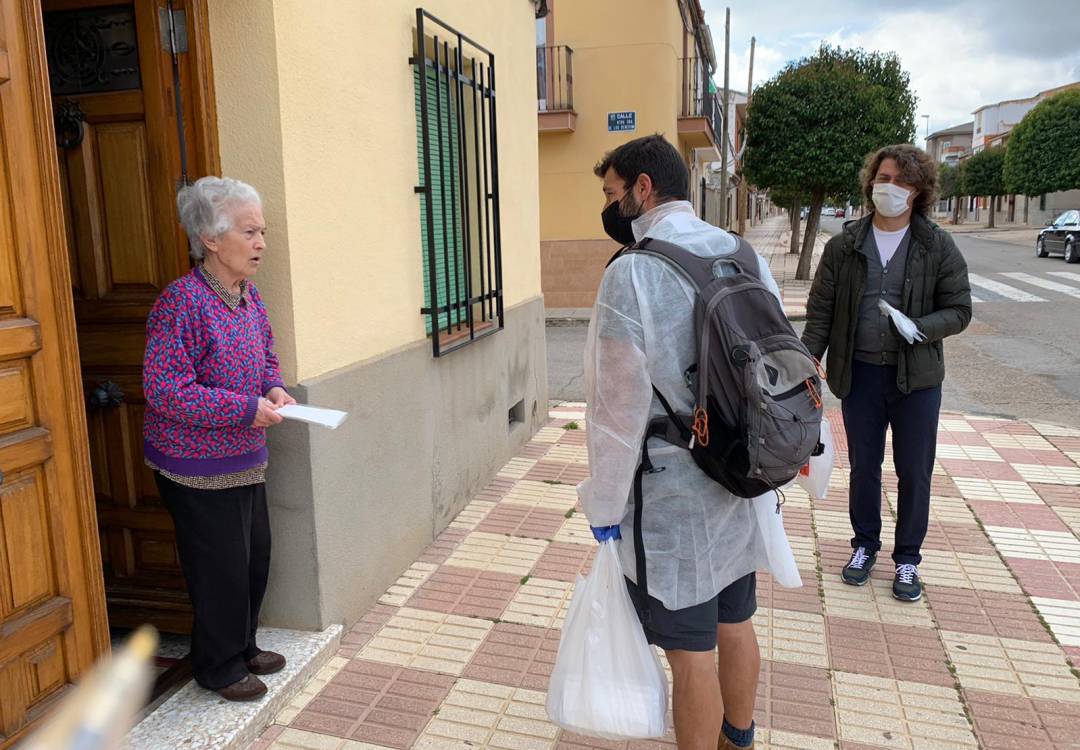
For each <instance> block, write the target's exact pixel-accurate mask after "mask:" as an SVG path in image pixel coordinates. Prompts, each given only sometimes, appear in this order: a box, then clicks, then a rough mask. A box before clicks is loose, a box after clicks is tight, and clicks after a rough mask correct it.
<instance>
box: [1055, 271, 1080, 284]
mask: <svg viewBox="0 0 1080 750" xmlns="http://www.w3.org/2000/svg"><path fill="white" fill-rule="evenodd" d="M1050 275H1051V276H1057V277H1058V278H1062V279H1068V280H1069V281H1077V282H1080V273H1076V272H1075V271H1051V272H1050Z"/></svg>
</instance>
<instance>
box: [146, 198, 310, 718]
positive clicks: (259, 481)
mask: <svg viewBox="0 0 1080 750" xmlns="http://www.w3.org/2000/svg"><path fill="white" fill-rule="evenodd" d="M177 204H178V206H179V210H180V221H181V223H182V224H183V227H184V230H185V231H186V232H187V235H188V238H189V241H190V245H191V256H192V258H194V260H195V261H196V265H195V267H194V268H193V269H192V270H191V272H190V273H188V274H187V275H186V276H183V277H181V278H179V279H177V280H176V281H174V282H173V283H172V284H170V285H169V286H168V288H166V289H165V291H164V292H162V293H161V296H160V297H158V300H157V302H156V304H155V305H154V309H153V310H152V311H151V312H150V317H149V319H148V320H147V324H146V329H147V330H146V333H147V341H146V356H145V359H144V361H143V390H144V391H145V394H146V418H145V422H144V438H145V442H144V455H145V457H146V463H147V464H148V465H149V466H150V468H152V469H153V470H154V476H155V479H156V481H157V486H158V490H159V491H160V493H161V499H162V501H163V502H164V504H165V506H166V507H167V508H168V509H169V513H170V514H171V515H172V518H173V522H174V523H175V525H176V542H177V547H178V549H179V552H180V565H181V567H182V568H183V571H184V577H185V578H186V579H187V584H188V591H189V593H190V595H191V603H192V607H193V609H194V613H195V622H194V628H193V630H192V637H191V657H192V662H193V667H194V673H195V680H196V681H197V682H198V683H199V684H200V685H202V686H203V687H205V688H207V689H209V690H215V691H217V692H218V693H219V694H220V695H221V696H222V697H223V698H225V699H227V700H235V701H242V700H255V699H258V698H260V697H261V696H262V695H264V694H265V693H266V685H265V684H263V682H262V681H261V680H260V679H259V678H258V677H257V676H256V675H265V674H271V673H273V672H277V671H278V670H280V669H282V668H283V667H284V666H285V658H284V657H283V656H281V654H276V653H273V652H271V651H263V650H261V649H260V648H259V647H258V646H257V645H256V644H255V630H256V627H257V626H258V622H259V607H260V605H261V604H262V598H263V593H264V592H265V591H266V580H267V576H268V574H269V569H270V521H269V516H268V514H267V507H266V487H265V483H264V481H265V473H266V462H267V450H266V428H267V427H269V426H271V425H274V424H277V423H278V422H280V421H281V415H280V414H278V413H277V409H279V408H281V407H282V406H284V405H285V404H291V403H295V401H294V400H293V399H292V398H291V397H290V396H289V394H288V393H286V392H285V388H284V383H283V382H282V380H281V374H280V371H279V368H278V360H277V356H276V355H275V354H274V348H273V343H274V342H273V335H272V334H271V331H270V319H269V317H268V316H267V314H266V308H265V307H264V306H263V301H262V298H261V297H260V296H259V293H258V291H256V289H255V287H254V286H253V285H252V283H251V281H250V279H251V277H252V276H254V275H255V272H256V271H257V270H258V268H259V264H260V263H261V262H262V256H263V252H264V250H265V249H266V243H265V236H266V224H265V222H264V221H263V215H262V201H261V200H260V198H259V194H258V193H257V192H255V189H254V188H252V187H251V186H250V185H246V184H244V183H242V182H239V181H237V180H231V179H228V178H221V177H204V178H202V179H201V180H199V181H198V182H196V183H195V184H194V185H191V186H188V187H185V188H183V189H182V190H181V191H180V194H179V196H178V198H177Z"/></svg>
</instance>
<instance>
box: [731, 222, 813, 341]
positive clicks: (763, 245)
mask: <svg viewBox="0 0 1080 750" xmlns="http://www.w3.org/2000/svg"><path fill="white" fill-rule="evenodd" d="M828 240H829V237H828V236H827V235H826V234H825V233H824V232H818V237H817V242H816V244H815V245H814V257H813V260H812V262H811V265H810V275H811V277H813V273H814V270H815V269H816V268H817V264H818V261H819V260H821V254H822V253H823V252H824V251H825V243H826V242H828ZM746 241H747V242H749V243H750V244H751V245H753V246H754V249H755V250H757V251H758V252H759V253H761V255H763V256H764V257H765V260H767V261H768V262H769V270H770V271H772V275H773V278H775V279H776V283H777V284H779V286H780V294H781V296H782V298H783V301H784V312H785V313H786V314H787V316H788V318H790V319H791V320H805V319H806V298H807V297H808V296H809V294H810V281H809V280H807V281H798V280H796V278H795V271H796V270H797V268H798V266H799V256H798V255H792V254H791V253H789V252H788V246H789V243H790V241H791V223H790V222H789V221H788V218H787V216H786V215H781V216H773V217H770V218H768V219H766V220H765V221H763V222H761V223H760V224H758V225H757V226H755V227H751V228H750V229H748V230H747V231H746Z"/></svg>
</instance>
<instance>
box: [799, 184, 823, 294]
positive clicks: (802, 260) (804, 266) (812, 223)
mask: <svg viewBox="0 0 1080 750" xmlns="http://www.w3.org/2000/svg"><path fill="white" fill-rule="evenodd" d="M824 202H825V191H824V190H815V191H814V192H813V194H812V195H811V197H810V215H809V216H807V217H806V234H805V235H804V236H803V246H802V254H801V255H799V267H798V269H797V270H796V271H795V278H796V279H798V280H799V281H807V280H809V278H810V273H811V272H812V271H813V269H812V268H811V267H810V266H811V264H812V263H813V260H814V245H816V244H817V234H818V226H819V225H820V224H821V204H823V203H824Z"/></svg>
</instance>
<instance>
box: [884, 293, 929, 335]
mask: <svg viewBox="0 0 1080 750" xmlns="http://www.w3.org/2000/svg"><path fill="white" fill-rule="evenodd" d="M877 306H878V309H879V310H881V312H883V313H885V314H886V315H888V316H889V317H890V318H892V322H893V325H894V326H896V330H897V331H899V332H900V335H901V336H903V337H904V340H905V341H907V342H908V343H909V344H914V343H915V342H916V341H926V336H925V335H924V334H923V332H922V331H920V330H919V327H918V326H917V325H915V321H914V320H912V319H911V318H909V317H908V316H906V315H904V313H902V312H900V311H899V310H897V309H896V308H895V307H893V306H892V305H890V304H889V303H888V302H886V301H885V300H883V299H879V300H878V303H877Z"/></svg>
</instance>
